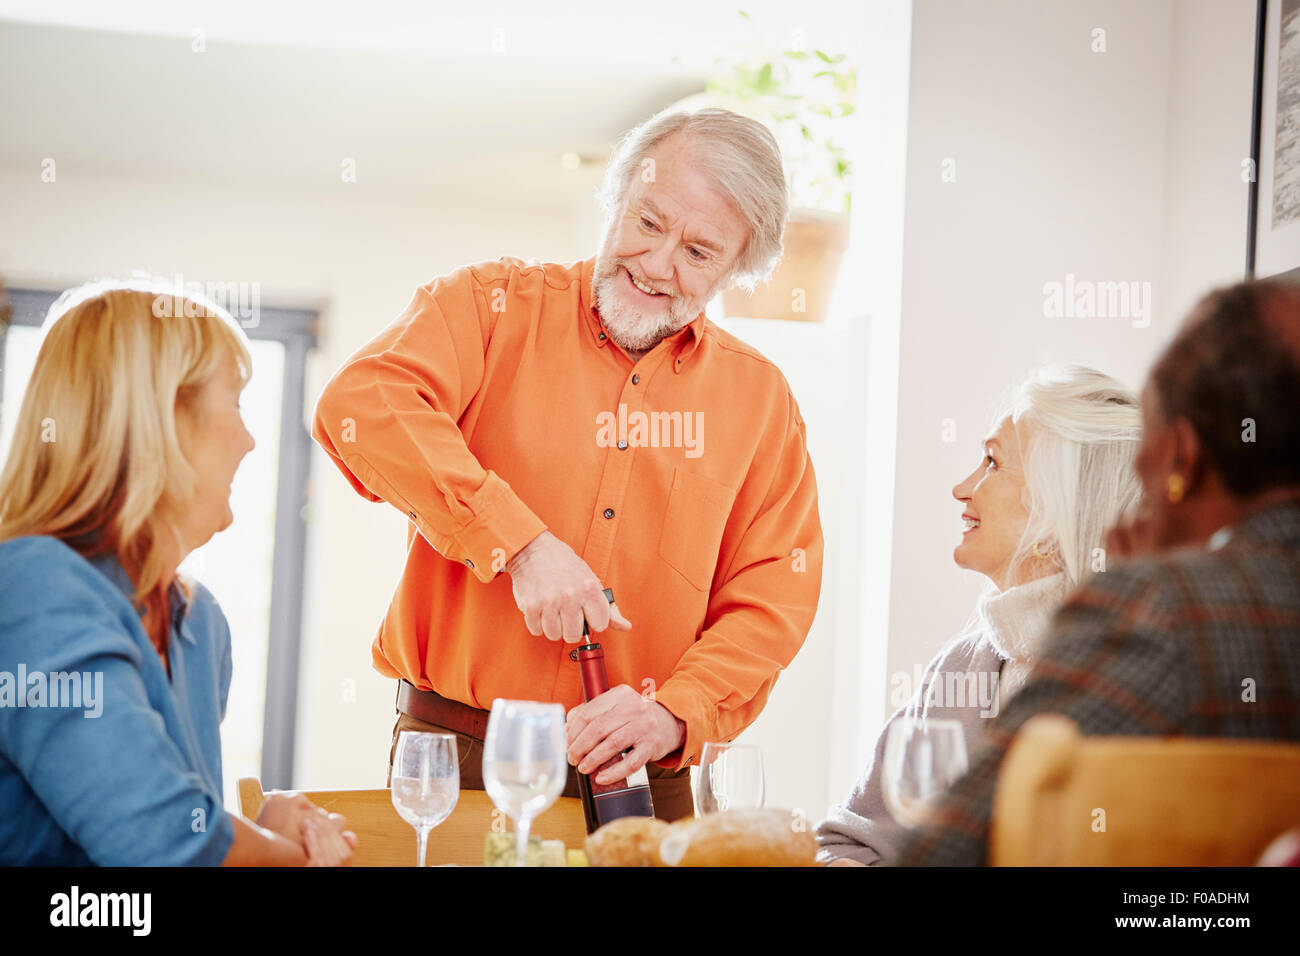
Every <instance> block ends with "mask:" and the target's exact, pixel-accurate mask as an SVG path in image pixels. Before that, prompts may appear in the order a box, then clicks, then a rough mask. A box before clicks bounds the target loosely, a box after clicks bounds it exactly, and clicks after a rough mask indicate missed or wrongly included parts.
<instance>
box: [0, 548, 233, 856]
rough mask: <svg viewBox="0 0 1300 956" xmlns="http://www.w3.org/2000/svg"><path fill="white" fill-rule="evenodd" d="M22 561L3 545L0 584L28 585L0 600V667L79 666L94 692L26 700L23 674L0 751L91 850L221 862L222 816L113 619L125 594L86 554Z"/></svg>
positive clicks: (228, 829)
mask: <svg viewBox="0 0 1300 956" xmlns="http://www.w3.org/2000/svg"><path fill="white" fill-rule="evenodd" d="M60 547H61V546H60ZM29 550H30V549H29ZM21 563H22V555H21V554H17V553H15V551H14V550H13V549H11V550H10V551H9V552H8V553H7V555H6V558H5V559H4V560H3V561H0V581H3V582H4V585H5V587H6V588H8V587H11V586H13V585H15V584H19V585H20V584H21V581H22V580H23V579H24V578H27V579H28V580H29V584H31V585H32V587H31V588H30V590H28V591H27V592H26V593H27V595H29V597H25V598H24V599H23V600H22V601H15V600H5V601H2V602H0V671H5V672H7V673H8V674H10V675H17V674H19V673H22V674H25V675H32V674H41V675H52V674H69V675H79V677H80V680H81V682H82V683H81V686H82V687H84V688H93V689H96V690H97V691H98V694H97V697H98V699H97V700H96V701H95V703H94V706H93V707H91V706H89V704H90V702H89V701H87V700H85V699H83V700H82V701H81V703H82V704H83V705H87V706H82V707H72V706H66V705H65V706H51V704H52V703H54V702H55V701H54V700H53V698H52V697H48V696H47V697H45V699H44V700H43V701H41V702H40V703H39V704H37V705H35V706H33V704H36V701H37V700H39V698H35V697H33V690H32V687H33V686H34V685H29V686H28V687H26V688H17V687H16V688H15V689H16V691H17V693H20V694H24V706H21V707H19V706H15V705H14V704H15V703H16V700H15V701H14V702H11V703H10V704H9V705H8V706H3V707H0V752H3V754H4V756H5V758H6V759H7V761H8V762H9V763H10V764H12V766H13V767H14V768H15V769H16V771H17V772H18V773H19V774H21V776H22V778H23V780H24V781H25V782H26V784H27V786H28V787H30V789H31V791H32V793H33V794H35V796H36V798H37V799H38V800H39V801H40V802H41V804H43V806H44V808H45V810H46V811H47V812H48V814H49V816H50V817H51V818H52V819H53V820H54V821H55V822H56V823H57V825H58V826H59V827H60V828H61V829H62V831H63V832H64V833H65V834H66V835H67V837H68V838H69V839H71V840H72V841H73V842H74V843H75V844H77V845H78V846H79V847H80V848H81V849H82V850H83V851H84V852H85V854H86V855H87V856H88V857H89V858H90V860H91V861H92V862H94V863H97V864H100V865H109V866H136V865H160V866H178V865H217V864H220V863H221V862H222V860H224V859H225V857H226V854H227V853H228V852H229V849H230V846H231V843H232V842H233V840H234V823H233V820H232V818H231V817H230V815H229V814H228V813H227V812H226V811H225V810H224V809H223V808H222V804H221V800H220V796H219V794H214V793H212V792H211V791H210V790H208V789H207V787H205V786H204V784H203V782H202V780H201V779H200V777H199V775H198V774H197V773H195V772H194V771H193V770H192V769H191V767H190V766H189V764H188V763H187V761H186V760H185V759H184V757H183V756H182V754H181V753H180V751H179V750H178V749H177V747H176V744H175V743H174V742H173V740H172V738H171V737H170V736H169V735H168V733H167V729H166V727H165V725H164V721H163V717H162V715H161V714H160V713H159V712H158V711H157V710H155V709H154V707H153V706H152V705H151V703H150V701H149V696H148V693H147V691H146V687H145V683H144V680H143V678H142V674H141V664H142V660H141V654H140V648H139V647H138V645H137V644H136V643H135V641H134V640H133V638H132V637H131V634H130V632H129V630H128V629H127V626H126V624H125V622H124V621H123V620H122V614H123V613H124V612H125V613H129V606H128V605H127V604H126V602H125V601H124V600H121V599H118V600H111V599H112V598H114V597H115V595H113V594H106V593H105V591H106V589H107V588H109V587H111V586H110V585H107V584H106V583H105V582H103V581H102V579H101V580H99V581H98V582H97V581H96V578H97V577H98V575H97V572H95V571H94V570H93V569H92V568H91V567H90V566H89V565H84V566H83V568H82V569H75V568H73V569H62V570H60V571H59V573H57V574H55V573H54V572H50V573H49V574H46V573H43V571H47V570H48V568H45V567H44V566H43V565H41V564H40V563H39V562H33V563H32V564H31V565H30V566H29V567H27V568H23V567H20V566H15V565H16V564H21ZM37 579H40V580H39V584H38V583H37ZM37 594H39V595H40V597H39V598H36V597H35V595H37ZM45 689H46V693H47V694H48V693H49V688H48V687H46V688H45ZM65 704H66V702H65ZM96 711H98V714H97V715H96ZM11 822H14V823H16V824H21V821H11Z"/></svg>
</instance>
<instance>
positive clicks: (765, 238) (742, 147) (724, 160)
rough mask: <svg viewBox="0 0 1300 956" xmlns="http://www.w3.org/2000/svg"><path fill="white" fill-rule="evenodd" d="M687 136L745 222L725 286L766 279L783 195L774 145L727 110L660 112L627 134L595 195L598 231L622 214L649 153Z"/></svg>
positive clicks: (784, 208) (748, 285) (775, 255)
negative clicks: (601, 219)
mask: <svg viewBox="0 0 1300 956" xmlns="http://www.w3.org/2000/svg"><path fill="white" fill-rule="evenodd" d="M677 133H681V134H683V135H686V136H689V137H690V138H691V140H692V144H693V145H694V146H695V147H696V148H697V152H696V162H697V163H698V164H699V166H700V168H701V170H702V171H703V172H704V174H705V175H707V176H708V177H709V178H710V179H712V180H713V181H714V183H716V184H717V187H718V189H719V190H720V191H721V192H722V194H723V195H724V196H726V197H727V198H728V199H730V200H731V202H732V203H734V204H735V206H736V209H737V210H739V212H740V215H741V216H742V217H743V218H744V219H745V221H746V222H747V223H749V227H750V232H749V238H748V240H747V241H746V243H745V247H744V248H743V249H742V250H741V253H740V256H739V258H737V260H736V262H735V264H734V265H733V266H732V268H731V274H730V276H728V279H729V280H730V281H734V282H735V283H736V284H737V285H740V286H741V287H743V288H745V289H753V288H754V286H756V285H757V284H758V283H759V282H765V281H767V280H768V279H769V278H771V275H772V272H773V271H774V270H775V269H776V265H777V263H778V262H780V260H781V253H782V252H783V249H782V246H781V238H782V235H783V234H784V232H785V222H786V218H787V216H788V215H789V213H790V199H789V192H788V189H787V187H786V182H785V171H784V169H783V167H782V165H781V149H780V147H778V146H777V144H776V138H775V137H774V136H773V135H772V134H771V132H770V131H769V130H768V129H767V127H766V126H764V125H763V124H762V123H759V122H758V121H757V120H752V119H749V118H748V117H746V116H741V115H740V114H739V113H733V112H732V111H731V110H724V109H717V108H712V107H710V108H708V109H701V110H696V111H694V112H682V111H677V112H663V113H659V114H658V115H656V116H654V117H652V118H651V119H649V120H647V121H646V122H644V123H642V124H641V125H640V126H638V127H636V128H635V129H633V130H632V131H631V132H629V133H627V135H625V136H624V137H623V139H622V140H621V141H620V142H619V144H618V149H617V151H616V152H615V154H614V159H613V161H611V162H610V164H609V168H608V169H606V171H605V179H604V182H603V183H602V184H601V187H600V190H599V192H598V193H597V198H598V199H599V200H600V205H601V208H602V209H603V210H604V214H605V228H606V229H608V228H609V226H610V224H611V223H612V222H613V221H614V219H615V218H616V217H617V216H618V215H619V213H620V212H621V211H622V207H623V202H624V200H625V199H626V198H627V192H628V187H629V186H631V185H632V181H633V179H634V178H635V177H636V176H638V175H641V169H642V163H643V161H644V160H645V158H646V157H647V156H648V155H649V153H650V152H651V151H652V150H653V149H654V148H655V147H656V146H657V145H658V144H659V143H661V142H663V141H664V140H665V139H667V138H668V137H670V136H673V135H676V134H677Z"/></svg>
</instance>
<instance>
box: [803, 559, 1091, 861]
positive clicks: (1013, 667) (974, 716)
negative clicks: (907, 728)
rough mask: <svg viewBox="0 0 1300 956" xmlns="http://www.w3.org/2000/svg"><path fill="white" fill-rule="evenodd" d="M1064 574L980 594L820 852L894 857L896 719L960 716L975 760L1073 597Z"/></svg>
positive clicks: (839, 812) (823, 856)
mask: <svg viewBox="0 0 1300 956" xmlns="http://www.w3.org/2000/svg"><path fill="white" fill-rule="evenodd" d="M1066 593H1067V587H1066V579H1065V575H1063V574H1054V575H1051V576H1050V577H1045V578H1039V579H1038V580H1036V581H1030V582H1029V583H1027V584H1022V585H1020V586H1019V587H1014V588H1009V589H1007V590H1006V591H1002V592H1000V593H999V592H994V593H993V594H991V595H986V596H984V597H982V598H981V599H980V602H979V604H978V605H977V608H976V615H975V624H974V625H973V626H972V628H971V629H970V630H969V631H967V632H966V633H964V634H962V635H961V636H959V637H958V638H956V639H955V640H954V641H952V642H951V643H950V644H949V645H948V646H947V647H946V648H944V649H943V650H942V651H940V652H939V654H938V655H936V656H935V658H934V659H933V660H932V661H930V663H929V664H928V665H926V668H925V674H924V676H923V677H922V678H921V687H920V689H919V690H918V692H917V693H916V694H915V695H914V696H913V697H912V699H911V700H910V701H908V703H907V704H905V705H904V706H902V707H900V708H899V709H898V710H897V711H896V712H895V713H894V715H893V716H892V717H890V718H889V721H888V722H887V723H886V724H885V726H884V729H882V730H881V732H880V736H879V737H878V738H877V740H876V747H875V752H874V753H873V755H872V757H871V762H870V763H869V764H868V765H867V768H866V770H865V771H864V772H863V773H862V775H861V776H860V777H859V778H858V781H857V783H856V784H855V785H854V787H853V791H852V792H851V793H850V794H849V796H848V799H846V800H845V801H844V802H843V803H841V804H838V805H837V806H834V807H831V809H830V813H829V815H828V816H827V818H826V819H825V820H823V821H822V822H821V823H819V824H818V825H817V830H816V836H817V860H818V862H820V863H829V862H830V861H831V860H834V859H836V858H837V857H849V858H850V859H854V860H857V861H858V862H859V863H867V864H872V863H879V862H881V861H885V862H887V861H889V860H890V859H891V857H892V856H893V854H894V853H895V851H896V850H897V849H898V846H899V844H900V843H901V841H902V836H903V834H904V832H905V830H904V827H903V826H902V824H900V823H899V822H898V821H896V820H895V819H894V818H893V816H892V815H890V812H889V810H888V809H887V808H886V806H885V799H884V793H883V789H882V780H881V770H882V767H883V766H884V757H885V741H886V739H887V738H888V736H889V728H890V726H891V725H892V724H893V723H894V722H895V721H896V720H898V719H899V717H901V716H904V715H911V716H923V717H930V718H938V719H949V720H956V721H959V722H960V723H961V725H962V728H963V730H964V731H965V735H966V753H967V755H968V756H969V758H970V760H971V762H972V763H973V762H974V758H975V755H976V753H977V752H978V751H979V749H980V745H981V744H982V742H983V737H984V728H985V727H986V726H987V725H988V724H987V722H988V720H990V719H992V718H993V717H996V716H997V714H998V711H999V710H1000V709H1001V708H1002V706H1003V705H1004V704H1005V703H1006V701H1008V700H1010V699H1011V697H1012V696H1013V695H1014V694H1015V692H1016V691H1017V690H1019V689H1020V686H1021V685H1022V684H1023V683H1024V679H1025V676H1026V675H1027V674H1028V672H1029V670H1030V668H1031V667H1032V665H1033V660H1034V656H1035V654H1036V651H1037V649H1038V641H1039V639H1040V638H1041V637H1042V635H1043V634H1044V633H1045V632H1046V630H1047V624H1048V622H1049V621H1050V620H1051V617H1052V615H1053V614H1054V613H1055V612H1056V609H1057V608H1058V607H1060V605H1061V603H1062V602H1063V601H1064V600H1065V596H1066Z"/></svg>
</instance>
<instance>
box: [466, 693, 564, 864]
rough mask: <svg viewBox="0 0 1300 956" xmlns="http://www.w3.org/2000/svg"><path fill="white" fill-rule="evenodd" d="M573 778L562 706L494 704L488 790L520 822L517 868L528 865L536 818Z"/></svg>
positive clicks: (486, 754) (486, 751) (486, 747)
mask: <svg viewBox="0 0 1300 956" xmlns="http://www.w3.org/2000/svg"><path fill="white" fill-rule="evenodd" d="M568 775H569V761H568V756H567V750H566V748H565V746H564V708H563V707H562V706H560V705H559V704H543V703H539V702H537V701H532V700H502V699H497V700H494V701H493V702H492V714H491V716H489V717H488V726H487V737H486V739H485V740H484V741H483V786H484V787H485V788H486V790H487V793H488V796H489V797H491V798H492V802H493V803H494V804H496V806H497V809H498V810H500V811H501V812H502V813H504V814H506V816H508V817H510V819H512V820H514V821H515V846H516V856H517V858H516V860H515V865H516V866H525V865H527V857H528V830H529V827H531V826H532V822H533V818H534V817H536V816H537V815H538V814H540V813H542V811H544V810H545V809H546V808H547V807H549V806H550V805H551V804H553V803H554V802H555V798H556V797H558V796H559V795H560V794H561V793H562V792H564V784H565V782H566V780H567V779H568Z"/></svg>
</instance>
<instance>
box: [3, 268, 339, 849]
mask: <svg viewBox="0 0 1300 956" xmlns="http://www.w3.org/2000/svg"><path fill="white" fill-rule="evenodd" d="M250 374H251V361H250V356H249V351H248V346H247V343H246V340H245V338H244V334H243V332H242V331H241V330H240V328H239V327H238V326H237V325H236V324H235V323H234V322H233V320H231V318H230V317H229V316H228V315H226V314H225V313H224V312H222V311H221V310H220V309H218V308H216V307H215V306H212V305H210V304H206V303H200V302H197V301H195V300H193V299H191V298H188V297H180V296H178V295H175V294H172V293H171V292H169V291H166V290H164V289H162V288H161V287H155V288H150V287H148V286H147V285H146V284H142V283H140V284H135V285H131V284H110V283H99V284H93V285H91V286H88V287H83V288H82V289H79V290H73V291H72V292H70V293H68V294H66V295H65V296H64V297H63V298H62V299H60V301H59V302H58V303H56V304H55V306H54V308H53V309H51V312H50V318H49V319H48V320H47V323H46V330H45V335H44V338H43V340H42V343H41V348H40V351H39V353H38V355H37V358H36V366H35V369H34V371H33V373H32V378H31V381H30V382H29V383H28V386H27V391H26V394H25V395H24V397H23V402H22V407H21V409H20V410H19V413H18V418H17V422H16V427H15V430H14V437H13V445H12V447H11V449H10V452H9V456H8V459H7V461H6V462H5V466H4V471H3V474H0V704H2V705H3V706H0V807H3V808H4V812H3V813H0V865H57V866H64V865H80V864H92V863H93V864H98V865H133V864H142V865H177V864H218V863H224V864H257V865H274V864H289V865H292V864H301V863H320V864H334V863H341V862H344V861H346V859H347V858H348V857H350V855H351V848H352V846H353V845H354V844H355V839H356V838H355V836H353V835H352V834H351V833H350V832H349V831H346V830H344V829H343V826H344V824H343V820H342V818H341V817H338V816H336V815H335V816H331V815H327V814H325V813H323V811H320V810H319V809H318V808H316V807H313V806H312V805H311V804H310V802H309V801H307V800H306V798H304V797H301V796H294V795H282V796H277V795H273V796H272V799H271V800H269V801H268V804H267V806H266V808H265V809H264V810H263V812H262V813H260V814H259V816H258V819H257V821H256V823H254V822H252V821H249V820H245V819H243V818H241V817H238V816H236V815H234V814H231V813H229V812H227V811H226V810H225V809H224V808H223V806H222V796H221V794H222V784H221V741H220V734H219V724H220V721H221V718H222V717H223V716H224V714H225V709H226V697H227V693H228V691H229V689H230V676H231V659H230V630H229V628H228V627H227V625H226V621H225V617H224V616H223V615H222V613H221V610H220V608H219V607H218V606H217V604H216V602H215V601H214V600H213V597H212V595H211V593H209V592H208V591H207V589H206V588H204V587H203V586H202V585H200V584H198V583H196V582H191V581H187V580H184V579H182V578H181V577H180V576H178V575H177V566H178V565H179V564H180V562H181V560H182V559H183V558H184V557H185V556H186V554H188V553H189V552H190V551H192V550H193V549H195V548H197V547H199V546H200V545H202V544H203V543H204V542H206V541H207V540H208V539H209V538H211V537H212V535H213V534H215V533H216V532H218V531H221V530H222V529H224V528H226V527H227V526H229V524H230V523H231V520H232V517H233V516H232V514H231V511H230V504H229V496H230V485H231V482H232V481H233V479H234V476H235V471H236V469H237V468H238V467H239V463H240V461H241V460H242V459H243V457H244V456H245V455H246V454H247V453H248V452H249V451H251V450H252V448H253V438H252V436H251V435H250V434H249V433H248V430H247V429H246V428H245V427H244V423H243V420H242V418H241V417H240V410H239V395H240V392H241V390H242V389H243V387H244V385H245V384H246V383H247V381H248V377H249V375H250ZM19 675H21V676H19ZM6 678H8V680H7V681H6ZM6 683H7V685H8V686H7V687H6ZM6 691H7V692H8V693H6Z"/></svg>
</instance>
